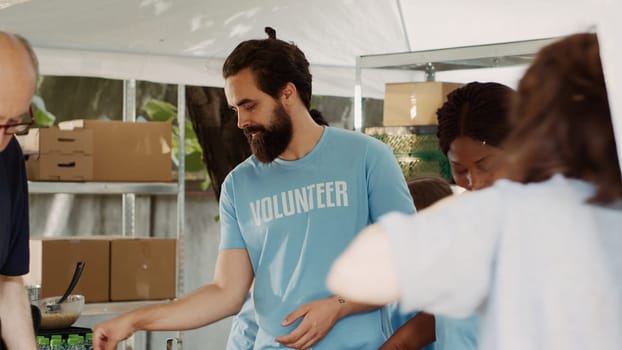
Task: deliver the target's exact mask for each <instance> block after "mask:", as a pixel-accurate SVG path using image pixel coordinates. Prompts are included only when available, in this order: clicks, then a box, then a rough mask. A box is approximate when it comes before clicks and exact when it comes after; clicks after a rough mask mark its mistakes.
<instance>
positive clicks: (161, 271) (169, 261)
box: [110, 238, 177, 301]
mask: <svg viewBox="0 0 622 350" xmlns="http://www.w3.org/2000/svg"><path fill="white" fill-rule="evenodd" d="M176 244H177V242H176V240H175V239H164V238H119V239H113V240H111V241H110V300H111V301H130V300H161V299H172V298H175V296H176V255H177V254H176Z"/></svg>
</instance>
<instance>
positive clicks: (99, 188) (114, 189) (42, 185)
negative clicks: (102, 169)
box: [28, 181, 179, 195]
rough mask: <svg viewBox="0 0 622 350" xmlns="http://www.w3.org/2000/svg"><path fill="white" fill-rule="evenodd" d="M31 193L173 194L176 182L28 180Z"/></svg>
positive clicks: (177, 189)
mask: <svg viewBox="0 0 622 350" xmlns="http://www.w3.org/2000/svg"><path fill="white" fill-rule="evenodd" d="M28 189H29V191H30V192H31V193H47V194H53V193H69V194H110V195H118V194H125V193H134V194H154V195H174V194H177V192H178V191H179V186H178V184H177V183H166V182H42V181H28Z"/></svg>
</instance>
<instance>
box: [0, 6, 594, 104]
mask: <svg viewBox="0 0 622 350" xmlns="http://www.w3.org/2000/svg"><path fill="white" fill-rule="evenodd" d="M22 1H24V0H18V2H17V4H16V5H14V6H11V7H8V8H5V9H3V10H0V29H1V30H8V31H13V32H17V33H20V34H22V35H24V36H25V37H27V38H28V39H29V40H30V41H31V42H32V43H33V45H34V46H35V49H36V51H37V54H38V55H39V56H40V60H41V71H42V72H43V73H44V74H52V75H84V76H100V77H108V78H118V79H130V78H133V79H142V80H150V81H158V82H169V83H183V84H189V85H207V86H222V78H221V74H220V68H221V65H222V62H223V60H224V58H225V57H226V56H227V55H228V54H229V52H231V50H232V49H233V48H234V47H235V46H236V45H237V44H238V43H239V42H240V41H243V40H247V39H251V38H264V37H266V35H265V34H264V32H263V28H264V27H265V26H271V27H273V28H275V29H276V30H277V37H279V38H282V39H284V40H288V41H293V42H295V43H296V44H297V45H299V46H300V47H301V49H302V50H303V51H304V52H305V54H306V55H307V58H308V59H309V61H310V62H311V64H312V73H313V74H314V77H315V80H314V82H315V84H314V89H315V90H316V93H319V94H325V95H341V96H351V95H352V94H353V85H354V70H353V67H354V66H355V63H356V57H357V56H359V55H366V54H378V53H392V52H404V51H411V50H423V49H434V48H443V47H451V46H464V45H474V44H483V43H494V42H502V41H516V40H527V39H536V38H543V37H553V36H560V35H564V34H568V33H572V32H574V31H577V30H584V29H586V28H588V27H589V25H590V24H592V22H593V20H592V19H591V18H592V17H591V16H590V15H589V14H590V13H593V12H594V8H595V7H594V5H593V3H592V4H590V3H589V2H587V1H574V2H570V3H569V2H568V1H562V0H551V1H548V2H542V1H539V0H538V1H536V0H524V1H520V2H519V1H513V2H510V3H507V2H504V3H503V4H499V3H498V2H497V1H495V0H474V1H437V2H433V1H422V0H412V1H407V0H401V1H400V0H390V1H378V0H313V1H301V0H299V1H296V0H229V1H226V2H222V1H214V0H184V1H173V0H107V1H94V0H55V1H46V0H30V1H25V2H22ZM579 14H580V16H578V15H579ZM552 15H554V16H555V17H556V18H557V17H559V18H558V19H556V20H555V21H551V20H550V18H551V16H552ZM385 74H386V73H381V74H377V76H376V77H374V74H373V73H369V74H367V76H366V84H367V85H368V86H369V88H368V89H364V90H363V91H365V94H366V95H371V96H376V97H381V96H382V89H383V86H384V85H383V82H384V81H390V80H388V79H389V78H391V79H397V80H398V81H399V80H402V81H403V80H406V79H408V78H409V77H408V76H406V77H403V76H402V78H400V75H389V77H388V78H387V77H384V75H385Z"/></svg>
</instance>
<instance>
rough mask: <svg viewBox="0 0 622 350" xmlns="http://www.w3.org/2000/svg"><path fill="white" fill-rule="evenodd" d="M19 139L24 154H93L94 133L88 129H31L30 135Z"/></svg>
mask: <svg viewBox="0 0 622 350" xmlns="http://www.w3.org/2000/svg"><path fill="white" fill-rule="evenodd" d="M17 139H18V140H19V143H20V145H21V146H22V149H23V151H24V154H52V153H57V154H75V153H78V154H82V155H92V154H93V132H92V131H91V130H86V129H75V130H61V129H59V128H57V127H51V128H40V129H30V130H29V131H28V134H26V135H19V136H17Z"/></svg>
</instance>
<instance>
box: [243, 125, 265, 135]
mask: <svg viewBox="0 0 622 350" xmlns="http://www.w3.org/2000/svg"><path fill="white" fill-rule="evenodd" d="M265 131H267V130H266V128H264V127H263V126H260V125H257V126H248V127H246V128H244V135H246V137H250V136H251V135H252V134H253V133H256V132H265Z"/></svg>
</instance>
